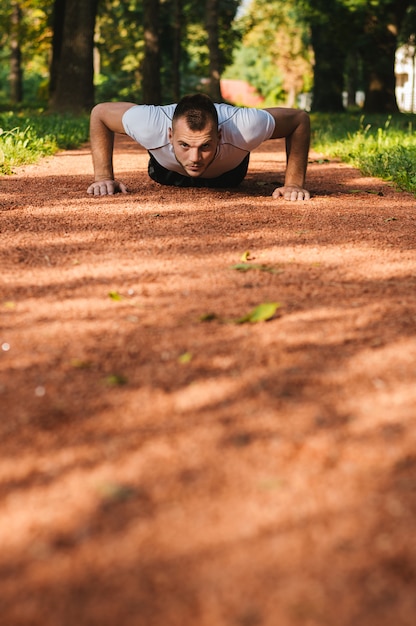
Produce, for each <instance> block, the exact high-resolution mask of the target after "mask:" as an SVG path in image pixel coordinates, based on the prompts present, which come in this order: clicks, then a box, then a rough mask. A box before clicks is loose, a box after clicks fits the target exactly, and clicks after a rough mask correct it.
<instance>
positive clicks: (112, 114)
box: [88, 94, 310, 200]
mask: <svg viewBox="0 0 416 626" xmlns="http://www.w3.org/2000/svg"><path fill="white" fill-rule="evenodd" d="M114 133H122V134H127V135H129V136H130V137H132V138H133V139H134V140H135V141H137V142H138V143H139V144H140V145H141V146H143V147H144V148H146V149H147V150H148V152H149V155H150V161H149V169H148V171H149V176H150V177H151V178H152V179H153V180H155V181H156V182H158V183H160V184H164V185H174V186H178V187H213V188H221V187H223V188H224V187H234V186H236V185H238V184H239V183H240V182H241V181H242V180H243V178H244V176H245V175H246V172H247V168H248V162H249V158H250V152H251V150H254V148H257V147H258V146H259V145H260V144H261V143H262V142H263V141H265V140H267V139H277V138H281V137H285V138H286V155H287V166H286V175H285V182H284V185H283V186H282V187H277V189H275V190H274V192H273V194H272V195H273V198H276V199H277V198H279V197H282V198H284V199H286V200H309V198H310V194H309V192H308V191H307V190H306V189H304V183H305V175H306V168H307V162H308V152H309V140H310V125H309V116H308V115H307V113H305V112H304V111H299V110H297V109H285V108H280V107H275V108H269V109H249V108H243V107H235V106H231V105H229V104H214V103H213V102H212V100H211V99H210V98H209V97H208V96H205V95H203V94H195V95H191V96H185V97H184V98H182V100H181V101H180V102H179V103H178V104H177V105H175V104H170V105H166V106H153V105H135V104H132V103H130V102H107V103H102V104H97V105H96V106H95V107H94V108H93V110H92V112H91V120H90V138H91V151H92V158H93V165H94V179H95V182H94V183H92V184H91V185H90V186H89V187H88V193H89V194H92V195H94V196H105V195H112V194H114V193H116V192H118V191H120V192H122V193H127V188H126V186H125V185H124V184H123V183H122V182H121V181H118V180H117V179H115V178H114V171H113V145H114Z"/></svg>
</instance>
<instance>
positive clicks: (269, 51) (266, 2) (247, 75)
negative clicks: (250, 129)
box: [225, 0, 312, 106]
mask: <svg viewBox="0 0 416 626" xmlns="http://www.w3.org/2000/svg"><path fill="white" fill-rule="evenodd" d="M298 4H299V3H298V2H297V1H296V0H289V1H288V0H252V2H251V3H250V4H249V5H248V8H247V11H246V12H245V13H244V14H243V16H242V17H241V18H240V20H239V21H238V26H239V28H240V29H241V32H242V44H241V46H240V47H238V48H237V49H236V50H235V53H234V61H233V64H232V65H231V67H229V68H227V70H226V73H225V77H228V78H237V79H243V80H247V82H249V83H250V84H251V85H253V86H254V87H256V89H257V90H258V92H259V93H260V94H261V95H262V96H263V97H264V98H265V99H266V101H265V106H269V105H270V106H272V105H275V104H278V103H284V102H285V103H286V104H288V105H289V106H293V105H294V103H295V98H296V95H297V94H298V93H300V92H302V91H307V90H309V88H310V85H311V76H312V71H311V59H310V48H309V41H308V28H307V24H306V23H305V21H304V19H303V15H302V12H301V11H300V10H299V6H298Z"/></svg>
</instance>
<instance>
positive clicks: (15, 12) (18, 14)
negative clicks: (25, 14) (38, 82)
mask: <svg viewBox="0 0 416 626" xmlns="http://www.w3.org/2000/svg"><path fill="white" fill-rule="evenodd" d="M21 22H22V9H21V6H20V4H19V2H12V5H11V19H10V100H11V102H12V103H13V104H18V103H19V102H21V101H22V99H23V71H22V48H21Z"/></svg>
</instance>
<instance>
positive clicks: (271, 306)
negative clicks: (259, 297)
mask: <svg viewBox="0 0 416 626" xmlns="http://www.w3.org/2000/svg"><path fill="white" fill-rule="evenodd" d="M280 306H281V304H280V302H263V303H262V304H259V305H258V306H256V307H255V308H254V309H253V310H252V311H250V312H249V313H247V314H246V315H244V316H243V317H240V318H238V319H236V320H233V324H245V323H246V322H249V323H251V324H254V323H257V322H265V321H267V320H269V319H271V318H272V317H273V315H274V314H275V313H276V311H277V309H278V308H279V307H280Z"/></svg>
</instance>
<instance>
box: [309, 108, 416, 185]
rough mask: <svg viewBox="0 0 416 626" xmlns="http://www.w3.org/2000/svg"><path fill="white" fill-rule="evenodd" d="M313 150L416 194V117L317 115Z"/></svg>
mask: <svg viewBox="0 0 416 626" xmlns="http://www.w3.org/2000/svg"><path fill="white" fill-rule="evenodd" d="M311 117H312V128H313V147H314V149H315V150H318V151H319V152H323V153H325V154H328V155H331V156H335V157H339V158H341V159H343V160H344V161H346V162H347V163H351V164H352V165H354V166H355V167H358V168H359V169H360V170H361V171H362V172H363V173H364V174H367V175H370V176H377V177H379V178H382V179H384V180H389V181H391V182H392V183H394V184H395V185H396V186H397V187H398V188H399V189H402V190H405V191H410V192H412V193H414V194H415V195H416V170H415V165H414V164H415V163H416V136H415V134H414V128H415V125H416V116H415V115H404V114H398V115H394V116H388V117H386V116H381V115H373V116H370V115H369V116H365V117H364V116H362V115H358V114H357V115H348V114H338V115H336V114H333V115H323V114H313V115H312V116H311Z"/></svg>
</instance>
